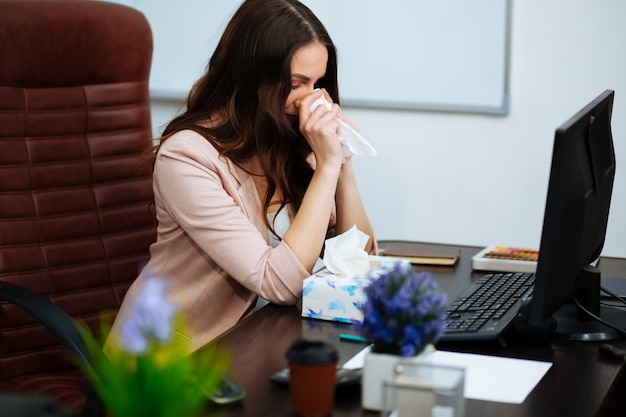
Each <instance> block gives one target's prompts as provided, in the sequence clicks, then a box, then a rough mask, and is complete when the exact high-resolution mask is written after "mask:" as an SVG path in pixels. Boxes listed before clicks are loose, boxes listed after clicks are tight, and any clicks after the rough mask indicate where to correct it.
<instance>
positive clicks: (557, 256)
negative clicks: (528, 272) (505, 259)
mask: <svg viewBox="0 0 626 417" xmlns="http://www.w3.org/2000/svg"><path fill="white" fill-rule="evenodd" d="M613 97H614V91H612V90H606V91H604V92H603V93H602V94H600V95H599V96H598V97H596V98H595V99H594V100H593V101H591V102H590V103H589V104H587V105H586V106H585V107H584V108H583V109H582V110H580V111H579V112H578V113H576V114H575V115H574V116H573V117H572V118H570V119H569V120H568V121H566V122H565V123H563V124H562V125H561V126H560V127H559V128H558V129H557V131H556V134H555V139H554V148H553V154H552V165H551V169H550V178H549V183H548V194H547V199H546V207H545V214H544V222H543V229H542V233H541V243H540V247H539V259H538V262H537V271H536V280H535V290H534V294H533V298H532V301H531V303H530V305H529V310H528V312H527V313H528V316H527V319H528V324H530V325H531V326H536V327H540V326H545V324H546V322H547V321H554V320H556V332H557V335H562V336H565V337H566V338H569V339H572V340H603V339H607V338H614V336H615V335H614V334H611V330H609V329H608V328H607V327H606V326H603V325H601V324H599V323H598V320H597V318H598V317H601V316H603V315H604V316H607V314H603V312H601V307H600V273H599V271H598V270H597V269H596V268H595V266H594V261H596V260H597V258H598V257H599V256H600V252H601V251H602V247H603V245H604V238H605V233H606V227H607V221H608V216H609V206H610V201H611V193H612V189H613V178H614V176H615V152H614V149H613V138H612V133H611V113H612V107H613ZM587 311H589V312H591V313H592V315H589V314H587ZM609 315H610V314H609ZM609 319H612V317H608V318H607V320H609Z"/></svg>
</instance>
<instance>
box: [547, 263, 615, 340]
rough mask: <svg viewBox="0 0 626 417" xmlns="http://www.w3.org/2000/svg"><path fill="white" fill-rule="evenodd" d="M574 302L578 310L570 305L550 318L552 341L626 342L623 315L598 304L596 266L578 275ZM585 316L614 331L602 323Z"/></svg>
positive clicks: (597, 274) (583, 270)
mask: <svg viewBox="0 0 626 417" xmlns="http://www.w3.org/2000/svg"><path fill="white" fill-rule="evenodd" d="M576 300H578V303H579V304H580V306H579V305H578V304H576V303H575V302H573V301H572V302H571V303H569V304H566V305H565V306H563V307H562V308H561V309H560V310H558V311H557V312H556V313H555V314H554V315H553V317H554V319H555V320H556V323H557V327H556V332H555V334H554V337H555V338H558V339H565V340H571V341H580V342H601V341H608V340H616V339H622V338H626V311H624V310H623V309H622V308H618V307H617V306H616V307H611V306H607V305H601V304H600V270H599V269H598V268H596V267H595V266H592V265H588V266H586V267H584V268H583V269H582V270H581V271H580V273H579V276H578V282H577V289H576ZM581 306H582V308H581ZM622 306H623V307H626V305H622ZM585 310H587V311H585ZM588 312H591V313H593V315H595V316H598V317H600V318H601V319H602V320H603V321H605V322H607V323H609V324H611V325H612V326H614V327H616V328H617V329H615V328H612V327H611V326H607V325H605V324H603V323H601V322H600V321H598V320H597V319H596V318H595V317H593V316H591V315H590V314H588ZM618 329H619V330H618Z"/></svg>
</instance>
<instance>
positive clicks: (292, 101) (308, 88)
mask: <svg viewBox="0 0 626 417" xmlns="http://www.w3.org/2000/svg"><path fill="white" fill-rule="evenodd" d="M327 63H328V50H327V49H326V46H324V45H323V44H321V43H319V42H313V43H310V44H308V45H306V46H303V47H302V48H300V49H298V50H297V51H296V52H295V54H294V55H293V58H292V60H291V92H290V93H289V96H288V97H287V102H286V104H285V113H286V114H287V117H288V118H289V120H290V121H295V120H298V108H299V106H300V101H301V100H302V99H303V98H304V97H306V96H307V95H309V94H311V92H312V91H313V90H314V89H315V85H316V83H317V82H318V81H319V80H320V79H321V78H323V77H324V75H325V74H326V65H327Z"/></svg>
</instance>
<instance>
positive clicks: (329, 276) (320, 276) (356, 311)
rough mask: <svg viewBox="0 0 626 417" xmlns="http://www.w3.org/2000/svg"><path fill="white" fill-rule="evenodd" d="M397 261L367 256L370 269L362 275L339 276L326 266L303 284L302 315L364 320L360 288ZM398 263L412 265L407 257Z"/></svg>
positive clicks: (340, 320) (342, 320)
mask: <svg viewBox="0 0 626 417" xmlns="http://www.w3.org/2000/svg"><path fill="white" fill-rule="evenodd" d="M398 261H399V260H398V258H393V259H392V258H385V257H384V256H370V266H371V270H370V272H369V274H365V275H363V276H354V277H346V276H338V275H335V274H334V273H332V272H330V271H329V270H328V269H326V268H324V269H322V270H321V271H319V272H317V273H316V274H314V275H311V276H310V277H308V278H306V279H305V280H304V281H303V284H302V285H303V287H302V317H308V318H314V319H322V320H331V321H339V322H344V323H352V322H353V321H355V320H356V321H363V312H362V311H361V306H362V305H363V301H365V300H364V297H365V295H364V294H363V288H364V287H366V286H367V285H368V284H369V283H370V282H371V280H372V279H376V277H377V276H378V275H379V274H380V273H382V272H384V271H386V270H389V269H391V268H393V266H394V265H396V263H397V262H398ZM400 262H406V264H407V266H408V267H410V265H411V263H410V261H409V260H400Z"/></svg>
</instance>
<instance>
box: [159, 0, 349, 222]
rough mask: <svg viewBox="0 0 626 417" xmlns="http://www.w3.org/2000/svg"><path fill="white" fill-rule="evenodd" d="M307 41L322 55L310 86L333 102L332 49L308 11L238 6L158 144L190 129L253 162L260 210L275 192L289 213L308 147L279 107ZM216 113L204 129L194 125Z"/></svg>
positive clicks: (284, 4)
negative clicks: (263, 188)
mask: <svg viewBox="0 0 626 417" xmlns="http://www.w3.org/2000/svg"><path fill="white" fill-rule="evenodd" d="M311 42H320V43H322V44H323V45H325V46H326V48H327V50H328V64H327V67H326V74H325V76H324V78H323V79H321V80H319V82H318V85H317V86H318V87H323V88H325V89H326V90H327V91H328V93H329V94H330V96H331V97H332V98H333V101H335V102H336V103H338V102H339V93H338V87H337V54H336V50H335V46H334V44H333V43H332V40H331V39H330V37H329V35H328V33H327V31H326V29H325V28H324V26H323V25H322V23H321V22H320V21H319V19H318V18H317V17H316V16H315V15H314V14H313V13H312V12H311V10H309V9H308V8H307V7H306V6H305V5H303V4H302V3H300V2H298V1H296V0H246V1H244V2H243V4H242V5H241V6H240V7H239V9H238V10H237V11H236V12H235V14H234V15H233V17H232V19H231V20H230V22H229V23H228V25H227V27H226V29H225V31H224V34H223V35H222V38H221V40H220V41H219V43H218V45H217V47H216V49H215V52H214V53H213V55H212V57H211V59H210V61H209V64H208V67H207V71H206V73H205V74H204V75H203V76H202V77H201V78H200V79H199V80H198V81H197V82H196V83H195V84H194V86H193V87H192V89H191V91H190V93H189V97H188V99H187V109H186V111H184V112H183V113H182V114H181V115H179V116H178V117H176V118H175V119H174V120H172V121H171V122H170V123H169V125H168V126H167V127H166V128H165V130H164V132H163V136H162V137H161V140H160V144H162V143H163V142H164V141H165V140H167V139H168V138H169V137H170V136H171V135H172V134H174V133H176V132H178V131H180V130H183V129H192V130H194V131H196V132H198V133H200V134H201V135H202V136H204V137H205V138H206V139H207V140H208V141H210V142H211V143H212V144H213V145H214V146H215V147H216V149H217V150H218V151H219V152H220V154H222V155H225V156H226V157H228V158H230V159H231V160H232V161H234V162H235V163H240V162H243V161H245V160H246V159H248V158H250V157H253V156H256V157H258V158H259V161H260V163H261V166H262V169H263V174H264V175H265V176H266V178H267V193H266V197H265V199H264V201H263V207H264V209H265V210H266V211H267V209H268V207H269V205H270V200H271V197H272V196H273V194H274V192H275V191H276V188H277V186H278V187H280V189H281V190H282V192H283V196H284V201H283V202H282V206H285V205H286V204H288V203H291V204H293V206H294V207H295V209H296V210H297V209H298V208H299V207H300V204H301V202H302V198H303V196H304V192H305V190H306V188H307V186H308V184H309V182H310V180H311V176H312V175H313V171H312V168H311V167H310V165H309V163H308V162H307V161H306V158H307V156H308V155H309V154H310V153H311V148H310V147H309V145H308V143H307V142H306V140H305V139H304V137H303V136H302V134H301V133H300V131H299V129H298V126H297V122H296V123H293V124H292V123H291V122H290V121H289V119H288V118H287V117H286V115H285V104H286V100H287V97H288V95H289V93H290V90H291V60H292V57H293V56H294V53H295V52H296V51H297V50H298V49H299V48H302V47H304V46H306V45H308V44H310V43H311ZM216 115H219V117H217V119H216V120H213V123H212V124H211V126H210V127H203V126H202V122H206V121H208V120H210V119H211V117H212V116H216ZM160 144H159V145H158V146H160ZM158 146H157V151H158ZM154 154H156V152H154ZM281 208H282V207H281ZM268 227H270V229H271V230H273V228H272V227H271V226H270V225H269V224H268Z"/></svg>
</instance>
